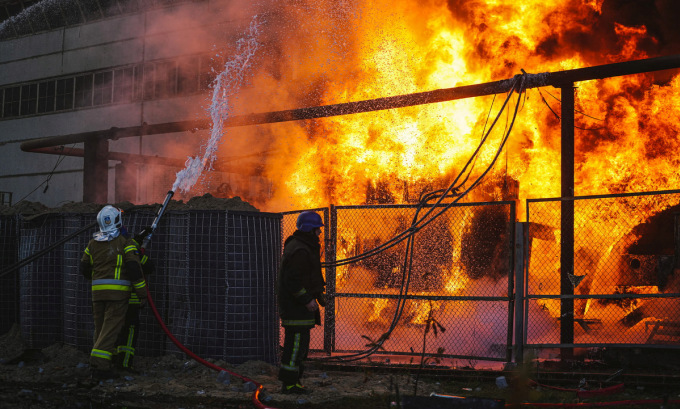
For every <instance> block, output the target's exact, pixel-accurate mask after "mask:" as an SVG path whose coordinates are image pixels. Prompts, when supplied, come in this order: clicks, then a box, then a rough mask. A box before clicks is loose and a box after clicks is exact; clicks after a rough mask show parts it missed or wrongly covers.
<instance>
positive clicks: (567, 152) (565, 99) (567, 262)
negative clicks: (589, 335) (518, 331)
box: [560, 83, 574, 361]
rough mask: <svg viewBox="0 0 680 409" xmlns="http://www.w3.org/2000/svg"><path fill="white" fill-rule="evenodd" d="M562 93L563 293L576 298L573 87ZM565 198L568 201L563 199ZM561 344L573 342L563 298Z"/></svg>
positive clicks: (566, 353)
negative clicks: (570, 278)
mask: <svg viewBox="0 0 680 409" xmlns="http://www.w3.org/2000/svg"><path fill="white" fill-rule="evenodd" d="M560 90H561V91H562V198H563V200H562V219H561V226H560V228H561V238H562V240H561V256H560V259H561V263H560V269H561V273H560V276H561V277H560V278H561V285H560V289H561V291H560V294H561V295H562V296H565V295H567V296H571V295H574V285H573V284H572V283H571V280H569V276H570V275H572V274H574V84H573V83H569V84H565V85H563V86H562V87H561V88H560ZM564 199H566V200H564ZM560 317H561V318H560V343H561V344H573V343H574V299H573V298H562V301H561V307H560ZM560 355H561V359H562V361H568V360H572V359H573V358H574V349H573V347H571V346H570V347H563V348H562V349H561V352H560Z"/></svg>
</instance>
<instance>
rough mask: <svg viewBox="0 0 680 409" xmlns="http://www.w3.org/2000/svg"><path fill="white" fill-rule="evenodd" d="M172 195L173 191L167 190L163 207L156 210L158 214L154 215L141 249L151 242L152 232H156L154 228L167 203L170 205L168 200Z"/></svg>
mask: <svg viewBox="0 0 680 409" xmlns="http://www.w3.org/2000/svg"><path fill="white" fill-rule="evenodd" d="M174 194H175V192H174V191H172V190H169V191H168V194H167V195H166V196H165V200H164V201H163V205H162V206H161V208H160V209H158V213H156V218H155V219H153V223H151V232H150V233H149V234H148V235H146V237H144V240H143V241H142V248H146V247H147V246H148V245H149V241H151V236H153V232H154V231H156V227H158V221H159V220H160V219H161V217H162V216H163V213H164V212H165V208H166V207H168V203H170V199H171V198H172V196H173V195H174Z"/></svg>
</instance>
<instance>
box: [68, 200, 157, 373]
mask: <svg viewBox="0 0 680 409" xmlns="http://www.w3.org/2000/svg"><path fill="white" fill-rule="evenodd" d="M97 224H98V225H99V231H98V232H96V233H95V234H94V235H93V238H92V239H91V240H90V242H89V243H88V244H87V247H86V248H85V253H84V254H83V257H82V259H81V261H80V269H81V273H82V274H83V276H84V277H85V278H87V279H89V280H92V315H93V316H94V327H95V328H94V345H93V347H92V352H91V353H90V369H91V371H92V377H93V379H95V380H102V379H109V378H115V377H116V373H115V372H114V371H113V370H112V359H113V356H114V355H115V353H116V338H117V337H118V334H119V333H120V331H121V328H122V326H123V324H124V322H125V314H126V312H127V308H128V301H129V299H130V291H134V292H135V293H136V294H137V296H138V297H139V299H140V300H142V303H146V298H147V291H146V282H145V280H144V276H143V274H142V268H141V265H140V259H139V249H138V247H137V246H136V245H135V243H134V241H133V240H132V239H131V238H128V237H126V236H125V235H123V234H121V230H122V229H123V220H122V212H121V210H120V209H117V208H115V207H113V206H110V205H109V206H105V207H104V208H103V209H101V211H100V212H99V214H97Z"/></svg>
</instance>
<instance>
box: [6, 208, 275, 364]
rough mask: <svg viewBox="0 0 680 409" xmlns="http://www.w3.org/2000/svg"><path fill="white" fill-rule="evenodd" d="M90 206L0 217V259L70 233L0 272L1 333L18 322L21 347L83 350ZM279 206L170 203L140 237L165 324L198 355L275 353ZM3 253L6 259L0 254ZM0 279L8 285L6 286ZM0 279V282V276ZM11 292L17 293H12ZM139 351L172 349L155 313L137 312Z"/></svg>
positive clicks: (87, 330)
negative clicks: (146, 239) (265, 209)
mask: <svg viewBox="0 0 680 409" xmlns="http://www.w3.org/2000/svg"><path fill="white" fill-rule="evenodd" d="M95 217H96V213H47V214H43V215H39V216H33V217H23V216H21V215H14V216H2V219H1V220H0V221H1V222H2V224H0V230H1V231H0V237H1V238H2V240H3V242H5V243H6V244H7V245H6V246H3V249H4V250H3V253H2V256H3V265H4V266H7V265H11V264H12V262H14V261H15V260H24V259H27V258H29V257H31V256H32V255H34V254H35V253H36V252H39V251H41V250H43V249H45V248H49V247H50V246H51V245H53V244H54V243H56V242H58V241H60V240H63V239H64V238H65V237H67V236H69V235H73V234H75V233H78V232H79V231H80V233H78V234H76V235H75V236H74V237H72V238H70V239H69V240H68V241H66V242H65V243H64V244H63V245H59V246H55V247H54V249H52V250H51V251H49V252H47V253H46V254H44V255H42V256H41V257H39V258H36V259H35V260H34V261H32V262H31V263H29V264H26V265H24V266H22V267H21V268H20V269H17V270H15V271H11V272H9V273H8V274H6V275H5V276H3V277H2V280H3V283H6V284H8V285H7V287H8V288H7V295H9V294H10V293H13V294H16V293H17V291H16V288H17V287H18V294H19V296H18V299H17V300H10V298H11V297H3V302H2V304H1V305H0V307H1V308H2V316H3V321H2V327H3V328H2V329H3V333H4V332H5V331H6V330H8V329H9V328H10V327H11V325H12V324H13V322H18V323H19V326H20V329H21V335H22V337H23V338H24V340H25V341H26V342H27V344H28V347H29V348H43V347H46V346H49V345H51V344H53V343H55V342H63V343H64V344H67V345H72V346H75V347H77V348H78V349H80V350H82V351H85V352H89V350H90V348H92V334H93V332H94V324H93V319H92V308H91V290H90V284H89V281H87V280H86V279H85V278H83V277H82V276H81V275H80V272H79V262H80V258H81V257H82V254H83V251H84V249H85V247H86V246H87V243H88V241H89V240H90V238H91V237H92V234H93V233H94V232H95V231H96V227H95V225H93V222H94V221H95ZM154 217H155V214H154V212H152V211H151V210H145V209H134V208H133V209H131V210H130V211H126V212H124V214H123V220H124V225H125V227H126V228H127V230H128V231H129V232H130V233H131V234H134V233H135V232H139V231H141V230H142V229H143V228H144V227H146V226H149V225H151V223H152V221H153V220H154ZM280 248H281V215H280V214H273V213H261V212H246V211H236V210H169V211H167V212H165V214H164V215H163V217H162V219H161V221H160V223H159V226H158V228H157V230H156V232H155V234H154V235H153V239H152V241H151V243H150V245H149V246H148V249H147V251H148V253H147V254H148V255H149V257H150V258H152V260H153V261H154V262H155V266H156V271H155V273H154V274H152V275H150V276H149V277H147V282H148V284H149V290H150V292H151V295H152V298H153V301H154V304H155V306H156V308H157V310H158V312H159V313H160V315H161V318H162V319H163V321H164V322H165V323H166V325H167V327H168V329H169V330H170V332H171V333H172V334H173V335H174V336H175V338H176V339H177V340H179V342H181V343H182V344H183V345H184V346H186V347H187V348H188V349H189V350H191V351H192V352H194V353H196V354H197V355H199V356H201V357H203V358H213V359H223V360H225V361H227V362H229V363H233V364H239V363H242V362H245V361H248V360H261V361H265V362H269V363H272V364H275V363H277V361H278V349H279V325H278V315H277V310H276V296H275V292H274V291H275V289H274V287H275V282H276V273H277V269H278V264H279V262H280ZM5 260H6V261H7V263H5ZM9 287H14V288H12V289H10V288H9ZM3 288H5V286H4V285H3ZM15 298H16V297H15ZM137 350H138V355H140V356H160V355H164V354H168V353H181V351H180V349H179V348H178V347H177V346H175V345H174V344H173V343H172V342H171V341H170V339H169V338H168V337H167V336H166V335H165V334H164V332H163V331H162V329H161V327H160V325H158V323H157V322H156V319H155V317H154V315H153V312H152V310H151V308H149V307H147V308H145V309H144V310H142V313H141V316H140V328H139V339H138V344H137Z"/></svg>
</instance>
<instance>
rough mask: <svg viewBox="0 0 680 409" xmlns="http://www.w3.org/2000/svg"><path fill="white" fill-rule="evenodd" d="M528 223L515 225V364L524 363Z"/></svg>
mask: <svg viewBox="0 0 680 409" xmlns="http://www.w3.org/2000/svg"><path fill="white" fill-rule="evenodd" d="M526 224H527V223H522V222H516V223H515V254H514V257H515V266H514V267H515V268H514V270H515V306H514V307H515V320H514V321H515V325H514V327H515V328H514V329H515V345H514V355H515V362H516V363H518V364H521V363H522V362H523V361H524V266H525V264H524V248H525V247H524V246H525V235H524V227H525V225H526Z"/></svg>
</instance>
